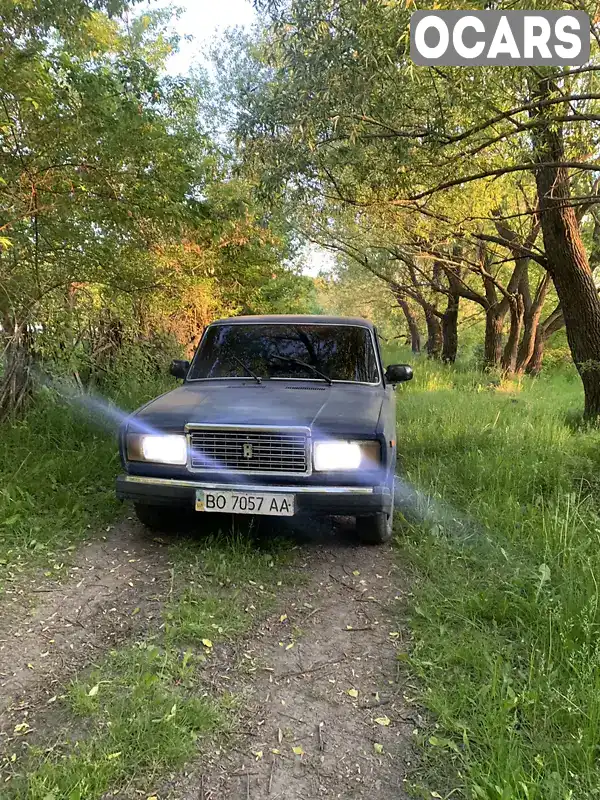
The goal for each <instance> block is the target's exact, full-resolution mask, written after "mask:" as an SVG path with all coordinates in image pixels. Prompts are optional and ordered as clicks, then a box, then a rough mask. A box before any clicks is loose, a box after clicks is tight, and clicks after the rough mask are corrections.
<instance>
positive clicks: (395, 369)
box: [385, 364, 413, 383]
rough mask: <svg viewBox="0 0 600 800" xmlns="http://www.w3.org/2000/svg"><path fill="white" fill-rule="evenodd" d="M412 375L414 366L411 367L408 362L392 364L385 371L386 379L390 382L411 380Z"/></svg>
mask: <svg viewBox="0 0 600 800" xmlns="http://www.w3.org/2000/svg"><path fill="white" fill-rule="evenodd" d="M412 377H413V371H412V367H409V365H408V364H390V366H389V367H388V368H387V369H386V371H385V379H386V381H387V382H388V383H404V382H405V381H411V380H412Z"/></svg>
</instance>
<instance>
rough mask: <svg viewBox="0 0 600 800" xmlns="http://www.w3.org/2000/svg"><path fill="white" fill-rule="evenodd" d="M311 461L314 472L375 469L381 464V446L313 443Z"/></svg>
mask: <svg viewBox="0 0 600 800" xmlns="http://www.w3.org/2000/svg"><path fill="white" fill-rule="evenodd" d="M313 461H314V466H315V471H316V472H326V471H327V470H338V469H340V470H344V469H361V468H362V469H375V468H376V467H377V466H378V465H379V464H380V462H381V446H380V444H379V442H347V441H327V442H315V445H314V451H313Z"/></svg>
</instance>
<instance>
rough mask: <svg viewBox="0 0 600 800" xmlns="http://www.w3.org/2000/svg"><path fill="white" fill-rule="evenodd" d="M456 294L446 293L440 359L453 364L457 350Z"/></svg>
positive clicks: (457, 302) (457, 297) (457, 299)
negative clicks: (446, 301)
mask: <svg viewBox="0 0 600 800" xmlns="http://www.w3.org/2000/svg"><path fill="white" fill-rule="evenodd" d="M459 300H460V298H459V296H458V295H457V294H449V295H448V304H447V306H446V311H445V312H444V316H443V317H442V341H443V344H442V361H443V362H444V364H454V362H455V361H456V353H457V351H458V304H459Z"/></svg>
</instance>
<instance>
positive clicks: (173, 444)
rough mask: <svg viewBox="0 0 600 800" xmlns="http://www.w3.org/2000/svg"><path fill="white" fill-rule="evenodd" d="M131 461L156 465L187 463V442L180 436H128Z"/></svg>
mask: <svg viewBox="0 0 600 800" xmlns="http://www.w3.org/2000/svg"><path fill="white" fill-rule="evenodd" d="M127 458H128V460H129V461H149V462H151V463H154V464H178V465H180V466H183V465H185V464H186V463H187V440H186V437H185V436H183V435H180V434H139V433H130V434H129V435H128V436H127Z"/></svg>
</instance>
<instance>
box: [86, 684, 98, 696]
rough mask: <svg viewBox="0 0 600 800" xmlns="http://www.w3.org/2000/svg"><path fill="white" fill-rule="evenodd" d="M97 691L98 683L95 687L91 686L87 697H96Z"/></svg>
mask: <svg viewBox="0 0 600 800" xmlns="http://www.w3.org/2000/svg"><path fill="white" fill-rule="evenodd" d="M99 689H100V684H99V683H97V684H96V685H95V686H92V688H91V689H90V690H89V692H88V697H96V695H97V694H98V690H99Z"/></svg>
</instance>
